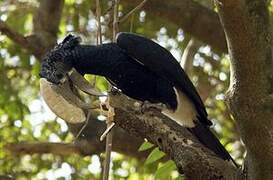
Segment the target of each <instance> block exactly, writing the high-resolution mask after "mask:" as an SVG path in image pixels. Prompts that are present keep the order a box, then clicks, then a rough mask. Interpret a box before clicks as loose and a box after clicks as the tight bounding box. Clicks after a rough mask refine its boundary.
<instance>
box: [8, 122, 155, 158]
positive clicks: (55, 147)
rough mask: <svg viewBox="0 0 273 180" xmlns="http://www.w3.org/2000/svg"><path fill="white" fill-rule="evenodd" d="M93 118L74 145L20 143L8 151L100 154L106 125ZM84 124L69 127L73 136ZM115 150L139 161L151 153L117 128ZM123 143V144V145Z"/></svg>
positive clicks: (10, 146)
mask: <svg viewBox="0 0 273 180" xmlns="http://www.w3.org/2000/svg"><path fill="white" fill-rule="evenodd" d="M94 118H95V117H91V119H90V120H89V123H88V125H87V127H86V128H85V129H84V131H83V133H82V134H81V136H80V138H79V139H76V140H75V142H74V143H51V142H20V143H11V144H7V145H6V149H7V150H9V151H10V152H11V153H15V154H35V153H38V154H44V153H52V154H56V155H63V156H65V155H71V154H79V155H82V156H87V155H93V154H100V153H103V152H104V150H105V142H101V141H100V140H99V137H100V135H101V134H102V133H103V131H104V130H105V128H106V126H105V123H103V122H101V121H97V120H96V119H94ZM81 126H82V124H74V125H69V127H70V130H71V131H72V133H73V134H77V133H78V132H79V129H81ZM113 130H114V131H115V134H114V138H115V141H114V143H113V150H114V151H115V152H119V153H122V154H124V155H128V156H131V157H135V158H137V159H139V160H144V159H145V158H146V157H147V155H148V154H149V152H150V151H147V152H139V151H138V148H139V147H140V145H141V144H142V142H143V140H142V139H141V138H136V137H134V136H131V135H128V133H127V132H125V131H124V130H123V129H121V128H119V127H115V128H114V129H113ZM121 142H122V143H121Z"/></svg>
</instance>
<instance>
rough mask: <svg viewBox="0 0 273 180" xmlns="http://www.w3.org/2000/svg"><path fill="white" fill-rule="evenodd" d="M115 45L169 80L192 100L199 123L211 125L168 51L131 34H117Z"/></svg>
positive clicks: (196, 96) (188, 82)
mask: <svg viewBox="0 0 273 180" xmlns="http://www.w3.org/2000/svg"><path fill="white" fill-rule="evenodd" d="M117 44H118V46H119V47H120V48H121V49H123V50H125V51H126V53H127V54H128V55H129V56H131V57H132V58H133V59H135V60H136V61H138V62H139V63H141V64H143V65H144V66H146V67H147V68H149V69H150V70H151V71H153V72H154V73H156V74H157V75H159V76H161V77H163V78H165V79H167V80H170V81H171V82H172V83H173V84H174V86H175V87H176V88H178V89H180V90H181V91H182V92H183V93H185V94H186V95H187V96H188V97H189V99H191V100H192V102H193V104H194V105H195V107H196V109H197V112H198V114H199V116H200V117H201V122H202V123H203V124H206V125H211V124H212V123H211V122H210V121H209V120H207V112H206V109H205V106H204V104H203V102H202V100H201V98H200V96H199V95H198V93H197V91H196V89H195V87H194V85H193V84H192V82H191V81H190V79H189V78H188V76H187V74H186V73H185V72H184V70H183V69H182V68H181V66H180V64H179V63H178V62H177V60H176V59H175V58H174V57H173V56H172V54H171V53H170V52H169V51H168V50H166V49H164V48H163V47H161V46H160V45H158V44H157V43H155V42H153V41H152V40H150V39H147V38H145V37H142V36H139V35H136V34H132V33H119V34H118V35H117Z"/></svg>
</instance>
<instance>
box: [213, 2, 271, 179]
mask: <svg viewBox="0 0 273 180" xmlns="http://www.w3.org/2000/svg"><path fill="white" fill-rule="evenodd" d="M219 1H220V0H219ZM218 9H219V15H220V18H221V22H222V25H223V27H224V29H225V33H226V37H227V41H228V50H229V54H230V58H231V84H230V89H229V91H228V93H227V97H228V102H229V106H230V108H231V111H232V113H233V116H234V117H235V119H236V121H237V122H238V124H239V128H240V132H241V135H242V138H243V141H244V143H245V145H246V148H247V152H248V155H247V158H248V159H247V162H248V170H249V172H248V176H249V178H250V179H273V174H272V172H273V164H272V162H273V148H272V147H273V136H272V134H273V111H272V109H273V108H272V105H271V107H270V106H269V107H268V106H267V105H268V104H267V105H265V102H266V100H265V99H268V98H269V97H270V95H271V94H272V93H273V86H272V82H273V79H272V71H273V70H272V69H273V66H272V64H273V59H272V44H273V43H272V34H271V32H270V24H269V15H268V9H267V6H266V1H264V0H246V1H243V0H240V1H235V0H230V1H226V0H221V1H220V3H218Z"/></svg>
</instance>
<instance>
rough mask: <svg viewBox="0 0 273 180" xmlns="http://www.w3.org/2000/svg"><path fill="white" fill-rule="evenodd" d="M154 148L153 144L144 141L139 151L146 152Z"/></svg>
mask: <svg viewBox="0 0 273 180" xmlns="http://www.w3.org/2000/svg"><path fill="white" fill-rule="evenodd" d="M152 147H154V145H153V144H152V143H149V142H148V141H144V142H143V143H142V144H141V146H140V147H139V148H138V151H146V150H148V149H150V148H152Z"/></svg>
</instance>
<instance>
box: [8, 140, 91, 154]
mask: <svg viewBox="0 0 273 180" xmlns="http://www.w3.org/2000/svg"><path fill="white" fill-rule="evenodd" d="M5 148H6V149H7V150H8V151H10V152H11V153H14V154H36V153H37V154H45V153H52V154H55V155H62V156H66V155H71V154H80V155H86V154H84V150H83V149H84V147H81V146H79V145H76V144H70V143H51V142H44V143H30V142H20V143H10V144H7V145H6V146H5Z"/></svg>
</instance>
